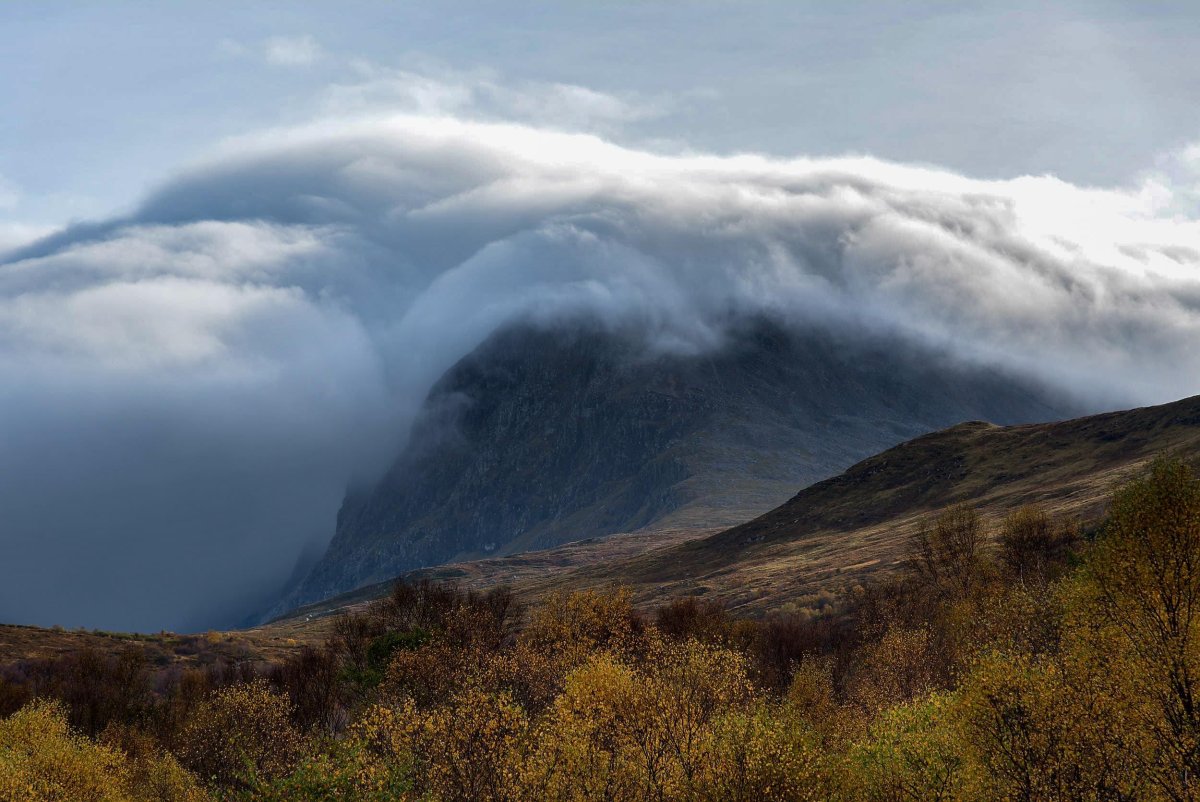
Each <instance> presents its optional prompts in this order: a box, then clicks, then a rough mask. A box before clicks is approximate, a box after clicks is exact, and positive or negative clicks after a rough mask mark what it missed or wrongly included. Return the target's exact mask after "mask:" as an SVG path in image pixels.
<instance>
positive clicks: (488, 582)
mask: <svg viewBox="0 0 1200 802" xmlns="http://www.w3.org/2000/svg"><path fill="white" fill-rule="evenodd" d="M1162 454H1167V455H1171V456H1175V457H1181V458H1184V459H1189V460H1192V461H1195V462H1197V463H1200V396H1196V397H1193V398H1186V399H1183V400H1181V401H1176V402H1173V403H1170V404H1163V405H1160V406H1153V407H1144V408H1139V409H1132V410H1125V411H1120V412H1109V413H1104V414H1101V415H1091V416H1088V417H1083V418H1075V419H1071V420H1065V421H1060V422H1054V423H1046V424H1036V425H1019V426H995V425H991V424H986V423H980V422H970V423H963V424H958V425H956V426H952V427H950V428H947V429H944V430H941V431H938V432H934V433H932V434H927V435H924V436H921V437H918V438H915V439H913V440H910V441H907V442H905V443H902V444H900V445H898V446H895V447H893V448H890V449H888V450H886V451H883V452H882V453H880V454H877V455H875V456H872V457H869V458H868V459H865V460H863V461H861V462H859V463H858V464H856V465H854V466H853V467H851V468H850V469H848V470H846V471H844V472H843V473H841V474H839V475H838V476H835V477H832V478H830V479H827V480H825V481H822V482H818V483H816V484H814V485H811V486H810V487H807V488H804V489H803V490H801V491H800V492H799V493H796V494H795V495H794V496H793V497H792V498H790V499H789V500H787V501H786V502H784V503H783V504H781V505H779V506H778V507H776V508H775V509H773V510H771V511H770V512H767V513H765V514H764V515H761V516H759V517H757V518H755V519H753V520H750V521H747V522H744V523H742V524H739V525H738V526H734V527H729V528H724V529H717V530H712V529H708V530H688V529H673V530H663V531H655V532H644V533H634V534H619V535H615V536H612V537H608V538H595V539H589V540H582V541H577V542H574V543H569V544H564V545H561V546H557V547H554V548H551V549H546V550H542V551H536V552H530V553H526V554H519V555H512V556H507V557H500V558H490V559H483V560H475V561H471V562H461V563H454V564H449V565H444V566H440V567H435V568H426V569H423V570H421V571H417V572H413V575H420V576H427V577H430V578H432V579H437V580H444V581H452V582H457V583H462V584H465V585H468V586H471V587H474V588H479V589H484V588H488V587H493V586H495V585H500V584H507V585H512V586H513V587H514V588H515V589H516V590H517V591H518V593H519V594H520V595H522V596H523V597H525V598H528V599H533V598H536V597H538V596H541V595H543V594H545V593H548V592H552V591H555V590H564V589H567V590H570V589H580V588H605V587H611V586H613V585H617V584H619V585H624V586H627V587H629V588H631V589H632V590H633V591H634V595H635V599H637V600H638V602H639V603H640V604H643V605H645V606H654V605H656V604H658V603H660V602H662V601H665V600H668V599H671V598H677V597H680V596H693V595H695V596H704V597H707V598H712V599H717V600H720V601H721V602H723V603H724V604H726V605H727V606H729V607H730V608H732V609H735V610H738V611H739V612H740V613H745V614H758V615H761V614H764V613H768V612H771V611H773V610H779V609H788V608H795V607H801V608H802V607H810V608H813V609H818V608H820V607H822V606H823V605H825V604H826V603H828V602H829V601H831V600H832V599H835V598H836V596H837V594H838V593H839V592H841V591H843V590H845V589H846V588H849V587H852V586H854V585H858V584H861V583H863V582H864V581H867V580H868V579H869V577H870V576H872V575H874V574H876V573H878V572H886V571H889V570H893V569H895V568H896V567H897V566H898V565H899V564H900V561H901V559H902V557H903V555H904V552H905V548H906V546H907V543H908V539H909V537H910V535H911V534H912V533H913V532H914V531H916V529H917V527H918V526H919V525H920V523H921V522H922V521H923V520H927V519H928V516H930V515H931V514H934V513H936V512H937V511H938V510H940V509H943V508H945V507H946V506H948V505H950V504H954V503H957V502H967V503H970V504H971V505H973V506H975V507H976V508H977V509H979V510H980V512H981V514H982V515H983V517H984V520H985V522H986V523H987V524H988V525H989V526H990V527H991V530H992V531H993V532H994V531H995V528H996V524H998V523H999V521H1000V520H1002V518H1003V516H1005V515H1007V514H1008V513H1009V512H1012V511H1013V510H1015V509H1017V508H1019V507H1020V506H1022V505H1025V504H1037V505H1040V506H1042V507H1043V508H1045V509H1046V510H1047V511H1048V512H1050V513H1051V514H1052V515H1055V516H1057V517H1060V518H1068V519H1071V518H1074V519H1077V520H1079V521H1080V522H1081V523H1082V524H1084V525H1085V526H1088V527H1090V526H1094V525H1095V524H1096V523H1098V522H1099V520H1100V519H1101V518H1102V516H1103V515H1104V511H1105V505H1106V504H1107V500H1108V498H1109V496H1110V494H1111V493H1112V491H1113V489H1114V488H1116V487H1117V486H1119V485H1120V484H1122V483H1124V482H1126V481H1128V480H1129V479H1130V478H1132V477H1134V476H1136V475H1137V474H1139V473H1140V472H1142V471H1144V470H1145V468H1146V465H1147V464H1148V463H1149V461H1150V460H1152V459H1154V458H1155V457H1156V456H1158V455H1162ZM388 585H389V583H381V584H378V585H373V586H369V587H364V588H362V589H360V590H358V591H356V592H354V593H351V594H346V595H343V596H340V597H337V598H333V599H329V600H328V601H326V602H324V603H321V604H316V605H312V606H310V607H308V608H305V609H304V610H302V611H300V614H299V615H298V616H292V617H291V618H290V622H289V623H288V626H293V627H295V626H301V624H300V623H299V622H302V621H303V620H304V619H306V618H309V617H311V618H312V619H314V624H308V625H307V626H312V625H315V622H319V621H321V620H322V617H323V616H324V615H325V614H327V613H328V612H329V611H331V610H337V609H343V608H345V607H348V606H354V605H356V604H358V603H360V602H362V601H364V600H367V599H371V598H375V597H377V596H379V595H382V594H383V593H385V592H386V591H387V588H388ZM273 626H278V625H273Z"/></svg>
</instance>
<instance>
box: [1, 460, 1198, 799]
mask: <svg viewBox="0 0 1200 802" xmlns="http://www.w3.org/2000/svg"><path fill="white" fill-rule="evenodd" d="M994 540H995V543H994V545H993V538H990V537H987V536H986V533H985V530H984V526H983V524H982V522H981V520H980V518H979V516H978V515H977V514H976V513H975V512H974V510H972V509H971V508H969V507H966V506H959V507H955V508H952V509H949V510H947V511H945V512H944V513H942V514H941V515H939V516H937V517H936V518H935V519H933V520H931V521H930V523H929V525H928V526H927V527H926V528H925V529H924V530H923V531H922V532H921V534H920V535H919V536H918V537H917V538H916V539H915V540H914V542H913V544H912V547H911V550H910V560H909V568H908V570H907V572H906V573H905V574H904V575H903V576H901V577H898V578H896V579H894V580H890V581H888V582H886V583H885V584H879V585H876V586H872V587H868V588H861V589H858V590H857V591H856V592H855V593H853V594H851V595H850V596H848V597H847V598H845V599H843V600H842V601H841V603H840V604H839V605H838V608H837V610H836V611H835V612H832V613H829V614H826V615H822V616H818V617H804V616H790V617H776V618H770V619H767V620H764V621H751V620H739V619H736V618H733V617H731V616H730V615H728V614H727V613H726V612H725V611H724V610H722V609H720V608H719V607H716V606H713V605H710V604H707V603H705V602H703V601H700V600H696V599H682V600H678V601H676V602H674V603H672V604H669V605H667V606H665V607H663V608H661V609H659V610H658V611H657V612H656V613H655V614H654V615H653V616H646V615H642V614H639V613H638V612H637V611H635V610H634V608H633V607H632V606H631V604H630V601H629V598H628V596H627V594H624V593H622V592H620V591H615V592H612V593H594V592H581V593H575V594H570V595H559V596H554V597H551V598H548V599H546V600H544V601H543V602H542V603H541V604H540V605H539V606H538V607H536V608H535V609H532V610H530V611H528V613H527V614H525V613H524V612H523V611H520V610H518V609H517V608H516V606H515V604H514V603H513V599H512V596H511V594H509V593H507V592H506V591H502V590H501V591H493V592H491V593H488V594H482V595H480V594H474V593H469V592H464V591H460V590H457V589H455V588H451V587H446V586H439V585H435V584H430V583H423V584H416V585H408V584H399V585H397V586H396V588H395V590H394V592H393V593H392V595H391V596H390V598H388V599H386V600H384V601H381V602H379V603H377V604H375V605H374V606H373V607H372V608H371V609H370V610H368V611H367V612H366V613H363V614H358V615H353V616H347V617H344V618H342V619H340V620H339V621H338V623H337V626H336V627H335V633H334V635H333V637H332V638H331V639H330V640H329V641H328V642H327V643H326V644H325V645H324V646H323V647H322V648H319V649H314V648H305V649H303V650H302V651H300V652H299V653H298V654H297V655H296V656H295V657H293V658H291V659H289V660H288V661H287V662H285V663H282V664H279V665H270V664H255V663H248V662H242V663H229V664H224V665H219V666H213V667H209V668H207V669H205V670H199V669H190V670H183V671H180V672H177V673H175V674H172V675H169V676H167V677H162V676H161V675H154V674H152V673H151V672H150V671H149V670H148V668H147V665H146V662H145V660H144V657H143V656H142V655H141V654H140V653H139V651H138V649H139V647H137V646H131V647H130V648H129V649H128V650H126V651H124V652H121V653H118V654H108V655H101V654H96V653H82V654H78V655H72V656H69V657H64V658H58V659H54V660H43V661H33V662H26V663H22V664H18V665H15V666H10V667H8V668H7V669H6V670H5V673H4V675H3V679H2V680H0V715H4V716H5V717H4V718H3V719H0V799H3V800H71V801H72V802H83V801H86V800H98V801H99V800H201V799H221V800H226V799H228V800H359V799H361V800H394V799H412V800H417V799H421V800H426V799H429V800H593V799H594V800H826V799H833V800H881V801H883V800H886V801H888V802H890V801H891V800H908V799H911V800H1051V799H1054V800H1058V799H1073V800H1074V799H1078V800H1192V799H1197V798H1200V779H1198V778H1200V480H1197V478H1196V477H1195V476H1194V475H1193V473H1192V471H1191V470H1190V469H1189V467H1188V466H1186V465H1185V464H1183V463H1181V462H1176V461H1169V460H1160V461H1158V462H1157V463H1155V465H1154V466H1153V467H1152V469H1151V470H1150V472H1149V474H1148V475H1147V476H1146V477H1144V478H1142V479H1140V480H1138V481H1136V482H1134V483H1132V484H1130V485H1129V486H1127V487H1125V488H1123V489H1121V490H1120V491H1118V492H1117V493H1116V494H1115V496H1114V497H1113V499H1112V504H1111V507H1110V512H1109V517H1108V519H1107V521H1106V522H1105V524H1104V526H1103V527H1101V528H1100V529H1099V530H1098V531H1096V532H1094V533H1089V534H1088V535H1087V536H1084V534H1083V533H1081V532H1080V531H1079V530H1078V528H1077V527H1074V526H1071V525H1068V524H1066V523H1064V522H1056V521H1053V520H1050V519H1049V518H1048V517H1047V516H1046V515H1045V514H1044V513H1042V512H1040V511H1038V510H1037V509H1025V510H1022V511H1020V512H1018V513H1015V514H1014V515H1012V516H1011V517H1009V518H1008V519H1007V520H1005V521H1004V522H1003V525H1002V526H1001V527H1000V531H999V532H998V537H996V538H995V539H994ZM155 676H158V679H156V680H153V681H152V679H151V678H152V677H155Z"/></svg>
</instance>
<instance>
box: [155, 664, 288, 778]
mask: <svg viewBox="0 0 1200 802" xmlns="http://www.w3.org/2000/svg"><path fill="white" fill-rule="evenodd" d="M290 714H291V705H290V703H289V702H288V699H287V697H286V696H283V695H281V694H278V693H275V692H273V691H271V690H270V688H269V687H268V686H267V683H266V681H265V680H261V679H260V680H255V681H253V682H249V683H241V684H237V685H230V686H228V687H225V688H220V689H218V690H216V691H214V692H213V693H212V694H211V695H210V696H209V698H208V699H207V700H206V701H205V702H203V703H202V704H201V705H200V706H199V707H198V708H197V709H196V710H195V712H194V713H193V714H192V715H191V717H190V718H189V720H188V722H187V724H186V726H185V727H184V729H183V733H182V736H181V745H180V748H179V757H180V759H181V761H182V762H183V764H184V765H185V766H187V767H188V768H189V769H191V770H192V771H193V772H195V773H196V775H197V776H199V777H200V778H201V779H202V780H203V781H204V782H206V783H208V784H209V785H211V786H214V787H217V788H233V789H244V788H247V787H250V786H251V785H252V784H254V783H256V782H258V781H262V780H265V781H271V780H275V779H278V778H280V777H283V776H285V775H287V774H289V773H290V772H291V771H292V770H293V769H294V768H295V764H296V762H297V760H298V759H299V757H300V754H301V750H302V746H303V741H302V739H301V736H300V733H299V731H298V730H296V728H295V727H294V726H293V724H292V722H291V720H290Z"/></svg>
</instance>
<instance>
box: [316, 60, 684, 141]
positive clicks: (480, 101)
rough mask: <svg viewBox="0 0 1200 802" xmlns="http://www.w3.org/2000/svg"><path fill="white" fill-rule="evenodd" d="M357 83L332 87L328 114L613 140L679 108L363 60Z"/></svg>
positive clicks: (570, 87) (660, 101)
mask: <svg viewBox="0 0 1200 802" xmlns="http://www.w3.org/2000/svg"><path fill="white" fill-rule="evenodd" d="M349 66H350V67H351V69H352V71H353V78H352V80H348V81H345V82H342V83H338V84H334V85H332V86H331V87H329V88H328V89H327V90H326V92H325V95H324V102H323V111H324V112H325V113H326V114H327V115H329V116H333V117H346V116H354V115H359V116H361V115H366V114H371V113H379V112H388V113H392V114H395V113H410V114H422V115H439V114H440V115H453V116H455V117H458V118H470V119H475V120H481V121H493V122H495V121H502V122H524V123H529V124H536V125H539V126H542V127H548V126H549V127H557V128H562V129H566V130H572V131H579V130H590V131H595V132H610V133H611V132H613V131H615V130H617V129H618V128H619V127H620V126H622V125H625V124H628V123H632V122H637V121H642V120H648V119H653V118H657V117H662V116H665V115H666V114H668V113H669V112H670V111H671V110H673V109H674V108H675V106H676V105H677V101H673V100H669V99H667V98H664V97H652V96H647V95H644V94H625V95H622V96H617V95H614V94H611V93H608V92H600V91H597V90H594V89H589V88H588V87H584V86H579V85H576V84H568V83H559V82H547V81H524V82H521V83H516V84H514V83H511V82H506V81H502V80H500V78H499V77H498V76H497V75H496V74H495V73H494V72H493V71H491V70H486V69H476V70H469V71H464V70H455V69H450V68H447V67H439V66H431V65H424V66H423V68H422V69H420V70H409V69H400V68H395V67H385V66H380V65H378V64H374V63H372V62H369V61H365V60H363V59H355V60H352V61H351V62H350V63H349Z"/></svg>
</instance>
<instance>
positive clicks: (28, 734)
mask: <svg viewBox="0 0 1200 802" xmlns="http://www.w3.org/2000/svg"><path fill="white" fill-rule="evenodd" d="M203 798H204V796H203V794H202V793H201V792H200V791H199V790H198V789H197V788H196V785H195V783H194V781H193V780H192V778H191V777H190V776H189V775H188V774H187V773H186V772H184V771H183V770H182V769H180V768H179V766H178V764H176V763H175V762H174V760H172V759H171V758H170V757H168V756H165V755H163V754H162V753H161V752H159V751H157V750H150V751H148V752H145V753H142V754H140V755H138V756H137V757H136V758H131V757H130V756H129V755H127V754H126V753H125V752H124V751H122V750H121V749H120V748H118V747H114V746H109V745H103V744H98V743H96V742H95V741H92V740H91V739H89V738H87V737H86V736H84V735H82V734H80V733H78V732H76V731H74V730H73V729H72V728H71V726H70V724H69V723H68V722H67V713H66V709H65V707H64V706H63V705H62V704H61V703H59V702H46V701H35V702H32V703H30V704H28V705H26V706H25V707H23V708H22V709H21V710H19V711H17V712H16V713H14V714H12V715H11V716H9V717H8V718H6V719H4V720H2V721H0V800H5V802H198V800H201V799H203Z"/></svg>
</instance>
